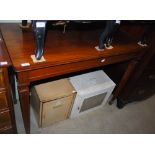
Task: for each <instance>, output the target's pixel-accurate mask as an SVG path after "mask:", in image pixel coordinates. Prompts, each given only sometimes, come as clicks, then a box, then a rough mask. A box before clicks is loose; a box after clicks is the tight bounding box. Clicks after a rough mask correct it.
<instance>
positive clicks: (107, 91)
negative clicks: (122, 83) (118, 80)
mask: <svg viewBox="0 0 155 155" xmlns="http://www.w3.org/2000/svg"><path fill="white" fill-rule="evenodd" d="M69 80H70V82H71V83H72V85H73V87H74V88H75V90H76V92H77V95H76V97H75V100H74V104H73V107H72V111H71V115H70V118H74V117H77V116H78V115H80V114H84V113H86V112H89V111H92V110H95V109H97V108H99V107H101V106H103V105H105V104H106V102H107V100H108V98H109V97H110V95H111V93H112V91H113V89H114V87H115V83H114V82H113V81H112V80H111V79H110V78H109V77H108V76H107V75H106V73H104V72H103V71H102V70H99V71H95V72H91V73H86V74H82V75H78V76H74V77H71V78H70V79H69Z"/></svg>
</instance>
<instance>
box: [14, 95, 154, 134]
mask: <svg viewBox="0 0 155 155" xmlns="http://www.w3.org/2000/svg"><path fill="white" fill-rule="evenodd" d="M15 113H16V121H17V129H18V133H21V134H22V133H25V131H24V127H23V121H22V117H21V111H20V105H19V103H18V104H16V105H15ZM154 117H155V95H153V96H152V97H150V98H148V99H147V100H144V101H141V102H133V103H131V104H128V105H126V106H125V107H124V108H123V109H118V108H117V107H116V103H114V104H113V105H111V106H110V105H108V104H106V105H105V106H104V107H103V108H100V109H98V110H95V111H93V112H90V113H88V114H84V115H81V116H80V117H78V118H75V119H67V120H65V121H61V122H58V123H56V124H54V125H51V126H49V127H46V128H43V129H41V128H38V125H37V122H36V119H35V117H34V114H33V110H32V109H31V133H33V134H39V133H41V134H104V133H105V134H106V133H155V119H154Z"/></svg>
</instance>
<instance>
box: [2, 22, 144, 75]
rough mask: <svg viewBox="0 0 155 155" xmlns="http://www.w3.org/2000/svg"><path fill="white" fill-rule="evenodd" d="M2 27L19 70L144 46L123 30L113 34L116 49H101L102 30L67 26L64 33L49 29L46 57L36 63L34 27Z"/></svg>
mask: <svg viewBox="0 0 155 155" xmlns="http://www.w3.org/2000/svg"><path fill="white" fill-rule="evenodd" d="M0 28H1V33H2V35H3V38H4V41H5V44H6V46H7V50H8V52H9V55H10V58H11V61H12V64H13V67H14V68H15V70H16V71H17V72H18V71H22V70H29V69H30V70H33V69H38V68H43V67H48V66H55V65H60V64H65V63H70V62H77V61H85V60H90V59H96V58H100V57H103V58H106V57H111V56H115V55H122V54H128V53H131V52H138V51H139V50H140V49H142V47H140V46H139V45H137V42H136V41H135V40H133V39H131V38H129V37H126V35H124V33H123V32H121V31H119V34H117V35H116V37H115V38H114V43H113V47H114V48H113V49H111V50H107V49H105V50H104V51H103V52H99V51H97V50H96V49H95V48H94V47H95V46H96V45H98V39H99V36H100V34H101V32H102V31H103V30H94V31H90V30H88V31H80V30H67V31H66V33H65V34H63V33H62V31H60V30H49V31H48V33H47V36H46V41H45V49H44V58H45V60H46V61H45V62H39V63H34V62H33V61H32V59H31V55H34V51H35V40H34V37H33V32H32V30H31V29H27V30H22V29H21V28H20V27H19V25H18V24H16V23H14V24H12V23H11V24H0ZM22 63H30V66H28V67H22V66H21V64H22Z"/></svg>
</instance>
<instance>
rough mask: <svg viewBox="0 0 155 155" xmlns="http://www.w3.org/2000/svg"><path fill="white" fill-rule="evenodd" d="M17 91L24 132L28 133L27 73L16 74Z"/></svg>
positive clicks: (28, 101)
mask: <svg viewBox="0 0 155 155" xmlns="http://www.w3.org/2000/svg"><path fill="white" fill-rule="evenodd" d="M18 93H19V99H20V105H21V111H22V117H23V121H24V127H25V131H26V133H30V100H29V82H28V77H27V74H19V75H18Z"/></svg>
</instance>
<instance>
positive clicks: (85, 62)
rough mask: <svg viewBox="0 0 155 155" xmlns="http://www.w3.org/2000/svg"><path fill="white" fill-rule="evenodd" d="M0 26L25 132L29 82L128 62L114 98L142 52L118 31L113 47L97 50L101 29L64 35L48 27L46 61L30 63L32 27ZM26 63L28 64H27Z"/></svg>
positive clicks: (32, 43)
mask: <svg viewBox="0 0 155 155" xmlns="http://www.w3.org/2000/svg"><path fill="white" fill-rule="evenodd" d="M0 27H1V32H2V35H3V38H2V39H3V40H4V42H5V44H6V47H7V51H8V53H9V56H10V59H11V62H12V66H13V68H14V72H15V74H16V76H17V80H18V92H19V96H20V104H21V110H22V116H23V120H24V126H25V130H26V133H30V106H29V87H30V83H31V82H34V81H37V80H41V79H46V78H49V77H55V76H58V75H64V74H67V73H73V72H77V71H82V70H86V69H91V68H97V67H102V66H105V65H109V64H115V63H118V62H122V61H129V65H128V67H127V69H126V71H125V73H124V75H123V77H122V79H121V81H120V83H119V85H118V86H117V89H116V90H115V93H114V98H116V97H118V96H119V95H120V94H121V91H122V90H123V88H124V86H125V84H126V82H127V81H128V79H129V78H130V76H131V75H132V72H133V70H134V68H135V66H136V64H137V63H138V60H139V59H140V57H141V56H142V54H143V53H144V51H145V48H144V47H140V46H139V45H137V41H135V40H134V39H133V38H131V37H129V36H128V35H127V34H126V33H124V32H122V31H119V32H118V34H116V36H115V39H114V43H113V46H114V48H113V49H111V50H107V49H106V50H104V51H103V52H99V51H97V50H96V49H95V48H94V47H95V46H96V45H98V38H99V35H100V33H101V32H102V30H88V31H79V30H68V31H66V33H65V34H63V33H62V31H60V30H50V31H48V33H47V36H46V41H45V50H44V51H45V53H44V58H45V60H46V61H44V62H38V63H34V62H33V61H32V59H31V55H33V54H34V51H35V42H34V38H33V33H32V30H31V29H26V30H22V29H21V28H20V27H19V25H18V24H1V25H0ZM24 64H26V65H24ZM27 64H29V65H28V66H27ZM116 74H117V73H116Z"/></svg>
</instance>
